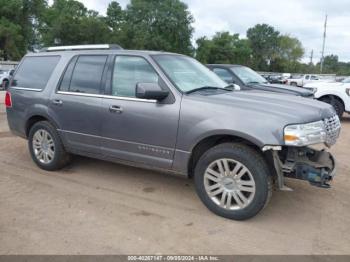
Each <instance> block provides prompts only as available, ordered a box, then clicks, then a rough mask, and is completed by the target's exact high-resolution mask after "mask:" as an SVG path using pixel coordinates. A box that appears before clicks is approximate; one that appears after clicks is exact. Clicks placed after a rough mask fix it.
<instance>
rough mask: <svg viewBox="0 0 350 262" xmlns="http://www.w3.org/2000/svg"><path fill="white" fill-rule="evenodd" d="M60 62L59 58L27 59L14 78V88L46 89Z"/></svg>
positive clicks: (41, 57) (40, 57)
mask: <svg viewBox="0 0 350 262" xmlns="http://www.w3.org/2000/svg"><path fill="white" fill-rule="evenodd" d="M59 60H60V57H59V56H35V57H25V58H24V60H23V61H22V63H21V65H20V66H19V68H18V70H17V72H16V75H15V76H14V79H13V81H12V86H15V87H23V88H32V89H41V90H42V89H44V88H45V86H46V84H47V82H48V81H49V79H50V76H51V74H52V72H53V70H54V69H55V67H56V65H57V64H58V61H59Z"/></svg>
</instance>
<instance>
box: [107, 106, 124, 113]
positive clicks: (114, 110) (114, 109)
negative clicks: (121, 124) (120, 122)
mask: <svg viewBox="0 0 350 262" xmlns="http://www.w3.org/2000/svg"><path fill="white" fill-rule="evenodd" d="M109 112H111V113H118V114H121V113H123V108H121V107H120V106H110V107H109Z"/></svg>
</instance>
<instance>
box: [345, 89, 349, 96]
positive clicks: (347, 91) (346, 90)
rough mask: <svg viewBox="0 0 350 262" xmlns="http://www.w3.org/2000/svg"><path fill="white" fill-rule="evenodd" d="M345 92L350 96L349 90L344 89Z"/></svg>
mask: <svg viewBox="0 0 350 262" xmlns="http://www.w3.org/2000/svg"><path fill="white" fill-rule="evenodd" d="M345 92H346V94H347V95H348V96H350V88H347V89H345Z"/></svg>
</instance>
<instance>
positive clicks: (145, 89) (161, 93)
mask: <svg viewBox="0 0 350 262" xmlns="http://www.w3.org/2000/svg"><path fill="white" fill-rule="evenodd" d="M168 95H169V91H165V90H163V89H161V88H160V86H159V85H158V84H156V83H137V84H136V98H141V99H154V100H157V101H160V100H163V99H165V98H166V97H167V96H168Z"/></svg>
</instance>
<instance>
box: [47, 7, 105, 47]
mask: <svg viewBox="0 0 350 262" xmlns="http://www.w3.org/2000/svg"><path fill="white" fill-rule="evenodd" d="M42 19H43V26H42V27H41V35H42V42H43V44H44V45H57V44H59V45H74V44H98V43H106V42H109V34H110V32H111V31H110V29H109V27H108V25H107V24H106V22H105V18H103V17H102V16H99V14H98V13H97V12H96V11H93V10H88V9H87V8H86V7H85V6H84V4H82V3H81V2H78V1H75V0H55V1H54V3H53V4H52V6H50V7H48V8H47V9H46V12H45V14H44V15H43V18H42Z"/></svg>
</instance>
